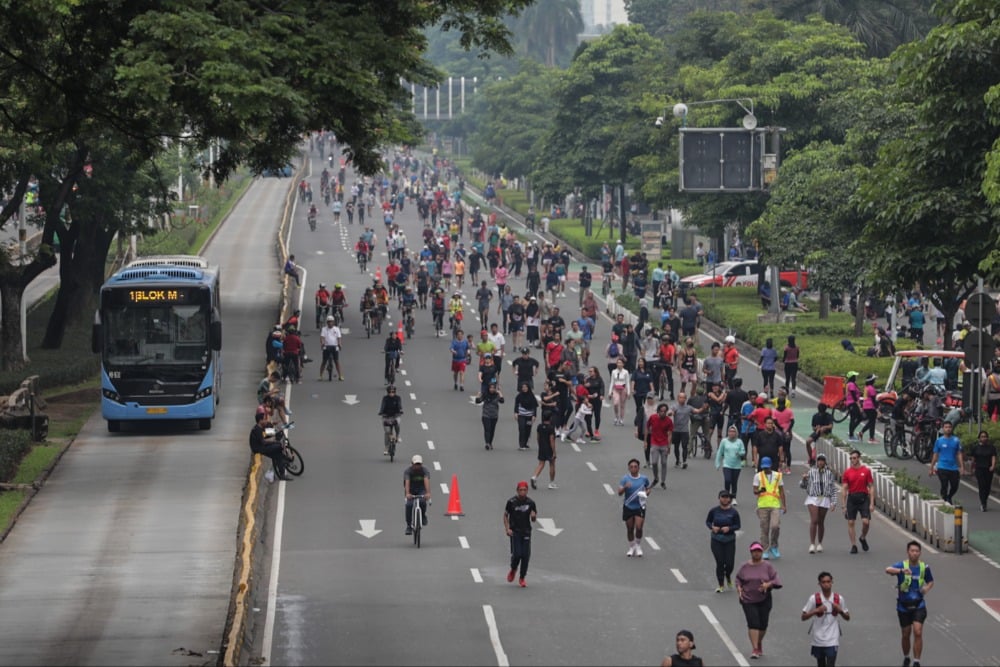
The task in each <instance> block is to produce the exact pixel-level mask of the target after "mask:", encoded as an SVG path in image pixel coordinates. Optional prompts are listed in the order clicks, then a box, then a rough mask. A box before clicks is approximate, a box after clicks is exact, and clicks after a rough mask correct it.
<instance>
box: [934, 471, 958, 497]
mask: <svg viewBox="0 0 1000 667" xmlns="http://www.w3.org/2000/svg"><path fill="white" fill-rule="evenodd" d="M937 476H938V479H939V480H941V500H943V501H945V502H946V503H948V504H951V502H952V499H953V498H954V497H955V492H956V491H958V480H959V473H958V471H957V470H941V469H940V468H938V469H937Z"/></svg>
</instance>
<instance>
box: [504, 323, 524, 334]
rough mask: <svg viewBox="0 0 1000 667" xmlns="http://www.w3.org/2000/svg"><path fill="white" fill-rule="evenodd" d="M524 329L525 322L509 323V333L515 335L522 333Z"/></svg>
mask: <svg viewBox="0 0 1000 667" xmlns="http://www.w3.org/2000/svg"><path fill="white" fill-rule="evenodd" d="M523 329H524V322H508V323H507V331H509V332H510V333H514V332H515V331H522V330H523Z"/></svg>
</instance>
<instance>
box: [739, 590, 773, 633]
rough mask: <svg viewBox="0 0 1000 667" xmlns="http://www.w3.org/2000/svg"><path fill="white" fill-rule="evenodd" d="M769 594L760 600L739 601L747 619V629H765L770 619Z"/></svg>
mask: <svg viewBox="0 0 1000 667" xmlns="http://www.w3.org/2000/svg"><path fill="white" fill-rule="evenodd" d="M771 604H772V602H771V596H770V595H768V596H767V597H766V598H764V599H763V600H762V601H760V602H741V603H740V605H741V606H742V607H743V616H744V617H746V619H747V629H748V630H767V624H768V622H769V621H770V620H771Z"/></svg>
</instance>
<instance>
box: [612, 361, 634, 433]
mask: <svg viewBox="0 0 1000 667" xmlns="http://www.w3.org/2000/svg"><path fill="white" fill-rule="evenodd" d="M630 387H631V376H630V375H629V372H628V371H627V370H625V358H624V357H623V356H619V357H617V361H615V369H614V370H613V371H611V386H610V389H609V390H608V398H609V399H611V407H612V408H614V414H615V426H622V425H624V424H625V404H626V400H627V399H628V393H629V391H630Z"/></svg>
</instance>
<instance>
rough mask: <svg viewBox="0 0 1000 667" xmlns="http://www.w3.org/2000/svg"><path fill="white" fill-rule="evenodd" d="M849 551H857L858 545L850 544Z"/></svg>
mask: <svg viewBox="0 0 1000 667" xmlns="http://www.w3.org/2000/svg"><path fill="white" fill-rule="evenodd" d="M851 553H852V554H856V553H858V545H857V544H852V545H851Z"/></svg>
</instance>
